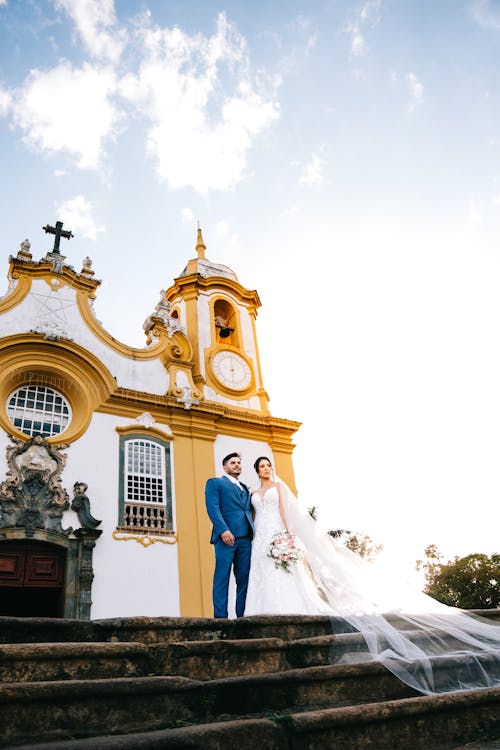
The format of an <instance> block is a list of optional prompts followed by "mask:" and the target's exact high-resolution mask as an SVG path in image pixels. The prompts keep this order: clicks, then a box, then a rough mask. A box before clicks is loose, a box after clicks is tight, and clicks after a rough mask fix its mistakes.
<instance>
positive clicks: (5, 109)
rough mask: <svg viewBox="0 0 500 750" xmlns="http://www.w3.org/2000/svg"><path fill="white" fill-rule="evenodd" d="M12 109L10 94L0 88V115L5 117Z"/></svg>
mask: <svg viewBox="0 0 500 750" xmlns="http://www.w3.org/2000/svg"><path fill="white" fill-rule="evenodd" d="M11 107H12V94H10V93H9V91H6V90H5V89H2V88H0V115H1V116H2V117H6V116H7V114H8V113H9V110H10V109H11Z"/></svg>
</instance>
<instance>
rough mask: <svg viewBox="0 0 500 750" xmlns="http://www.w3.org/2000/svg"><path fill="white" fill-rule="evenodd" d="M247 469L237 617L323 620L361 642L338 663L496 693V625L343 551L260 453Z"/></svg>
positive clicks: (443, 687) (432, 689)
mask: <svg viewBox="0 0 500 750" xmlns="http://www.w3.org/2000/svg"><path fill="white" fill-rule="evenodd" d="M254 468H255V470H256V472H257V475H258V477H259V480H260V486H259V487H258V489H257V490H255V491H254V492H253V493H252V498H251V500H252V506H253V509H254V513H255V519H254V527H255V532H254V539H253V543H252V558H251V566H250V574H249V582H248V590H247V598H246V606H245V616H249V615H277V614H279V615H290V614H296V615H328V616H330V617H331V619H332V632H337V633H339V632H351V633H352V632H353V631H358V632H359V633H361V635H362V636H363V638H364V641H365V643H366V650H365V653H364V654H362V653H361V652H359V651H356V653H351V654H344V656H342V657H341V661H343V662H346V661H348V662H351V663H352V662H353V661H360V660H366V658H367V657H368V658H371V659H375V660H377V661H380V662H381V663H383V664H384V665H385V666H386V667H387V668H388V669H389V670H391V671H392V672H393V673H394V674H395V675H396V676H397V677H399V679H401V680H402V681H403V682H405V683H406V684H408V685H410V686H411V687H413V688H414V689H416V690H418V691H420V692H423V693H426V694H434V693H437V692H449V691H453V690H467V689H473V688H478V687H499V686H500V624H498V623H496V622H495V621H494V620H491V619H489V618H482V617H479V616H476V615H474V614H473V613H470V612H466V611H464V610H460V609H456V608H453V607H447V606H446V605H444V604H441V603H440V602H438V601H436V600H435V599H432V598H431V597H429V596H427V595H426V594H423V593H422V592H420V591H417V590H415V589H414V588H413V587H412V586H411V585H410V584H408V583H407V582H406V581H404V580H399V579H398V577H397V574H395V573H394V570H391V571H390V572H388V571H387V570H386V569H384V568H383V567H382V566H381V565H379V564H377V563H376V562H375V563H373V562H367V561H366V560H364V559H363V558H361V557H360V556H359V555H357V554H355V553H353V552H351V551H350V550H349V549H347V547H345V546H344V545H343V544H342V543H341V542H339V541H338V540H336V539H334V538H333V537H331V536H330V535H329V534H327V533H322V532H320V531H319V529H318V525H317V524H316V522H315V521H314V520H313V519H312V518H311V516H310V514H309V511H308V510H307V508H306V507H305V506H304V505H303V503H301V502H300V501H299V500H298V499H297V498H296V497H295V496H294V495H293V493H292V492H291V490H290V489H289V488H288V487H287V486H286V485H285V484H284V483H283V482H281V481H280V480H276V479H274V478H273V470H272V465H271V462H270V460H269V459H268V458H267V457H266V456H261V457H259V458H258V459H257V460H256V462H255V464H254ZM336 660H337V659H336V657H335V651H334V647H333V648H332V654H331V661H332V662H333V661H336Z"/></svg>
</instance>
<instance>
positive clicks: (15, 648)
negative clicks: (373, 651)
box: [0, 633, 487, 684]
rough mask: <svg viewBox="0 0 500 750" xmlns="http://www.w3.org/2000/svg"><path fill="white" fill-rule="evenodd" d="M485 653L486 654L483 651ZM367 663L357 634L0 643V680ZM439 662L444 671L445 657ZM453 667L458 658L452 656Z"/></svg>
mask: <svg viewBox="0 0 500 750" xmlns="http://www.w3.org/2000/svg"><path fill="white" fill-rule="evenodd" d="M485 658H486V659H487V657H486V656H485ZM343 661H345V663H349V664H354V663H365V662H370V661H372V660H371V657H370V655H369V654H368V653H367V649H366V644H365V642H364V639H363V638H362V636H361V635H359V634H357V633H348V634H340V635H329V636H317V637H315V638H302V639H298V640H295V641H289V642H287V641H283V640H281V639H279V638H253V639H238V640H219V641H184V642H183V643H156V644H154V643H153V644H150V645H149V646H146V645H144V644H140V643H134V642H125V643H117V642H113V643H107V642H93V643H52V644H48V643H38V644H33V643H25V644H9V645H3V646H0V684H1V683H2V682H3V683H5V682H28V681H29V682H46V681H54V680H56V681H57V680H84V679H99V678H101V677H102V676H103V675H105V676H106V678H112V677H141V676H148V675H149V676H153V675H156V676H181V677H189V678H191V679H195V680H203V681H207V680H214V679H217V678H225V677H227V676H228V675H231V676H232V677H235V676H243V675H260V674H270V673H274V672H280V673H281V672H284V671H287V670H291V669H301V668H307V667H316V666H326V665H331V664H342V663H343ZM441 661H442V663H443V669H442V670H441V671H442V672H443V673H444V666H445V664H446V662H445V661H443V660H441ZM451 664H452V665H453V667H454V668H456V666H457V661H456V660H451Z"/></svg>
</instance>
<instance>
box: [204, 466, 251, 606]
mask: <svg viewBox="0 0 500 750" xmlns="http://www.w3.org/2000/svg"><path fill="white" fill-rule="evenodd" d="M205 502H206V506H207V512H208V515H209V517H210V520H211V521H212V524H213V528H212V536H211V538H210V542H211V544H213V545H214V550H215V573H214V583H213V602H214V617H227V597H228V588H229V577H230V575H231V568H233V570H234V577H235V579H236V616H237V617H242V616H243V613H244V611H245V600H246V597H247V587H248V573H249V571H250V556H251V552H252V537H253V518H252V508H251V505H250V492H249V491H248V488H247V487H245V485H242V489H240V487H239V486H238V485H237V484H236V483H235V482H233V481H232V480H231V479H229V477H228V476H223V477H217V478H215V479H209V480H208V482H207V484H206V487H205ZM228 530H229V531H230V532H231V533H232V534H233V535H234V537H235V540H234V545H233V546H232V547H231V546H230V545H228V544H225V543H224V542H223V541H222V539H221V538H220V535H221V534H222V533H223V532H224V531H228Z"/></svg>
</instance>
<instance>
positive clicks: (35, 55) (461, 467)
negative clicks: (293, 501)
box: [0, 0, 500, 567]
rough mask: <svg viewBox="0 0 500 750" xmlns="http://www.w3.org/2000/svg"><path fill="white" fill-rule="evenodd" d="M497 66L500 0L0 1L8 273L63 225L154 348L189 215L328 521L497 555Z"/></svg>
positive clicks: (411, 544)
mask: <svg viewBox="0 0 500 750" xmlns="http://www.w3.org/2000/svg"><path fill="white" fill-rule="evenodd" d="M499 79H500V1H499V0H450V1H448V0H440V2H435V1H434V0H433V1H432V2H430V1H429V0H408V1H406V2H401V0H399V2H398V1H397V0H364V1H363V0H360V2H348V1H347V0H345V1H344V0H338V1H337V2H336V1H335V0H331V1H327V0H308V2H305V1H304V0H287V1H286V2H285V1H284V0H276V2H271V3H269V2H263V0H254V2H252V3H248V2H241V1H240V2H229V3H227V4H221V3H219V2H215V1H213V0H203V2H201V1H196V0H182V1H180V0H172V1H169V0H163V1H161V0H151V1H150V2H148V1H147V0H144V2H142V1H141V2H138V1H137V2H136V1H135V0H121V2H119V3H118V2H116V3H113V0H47V1H46V2H44V1H43V0H39V1H38V0H22V1H21V0H0V159H1V162H0V163H1V165H2V179H1V181H0V205H1V207H2V210H1V224H2V246H3V258H4V260H3V263H4V268H5V273H7V269H8V256H9V254H15V253H16V252H17V250H18V248H19V244H20V243H21V242H22V241H23V240H24V239H25V238H28V239H29V240H30V242H31V245H32V249H31V252H32V253H33V255H34V257H35V258H40V257H42V256H43V255H44V254H45V253H46V252H47V251H48V250H50V249H51V246H52V241H53V238H50V237H49V236H48V235H45V234H44V233H43V231H42V227H43V226H44V225H45V224H47V223H50V224H53V223H54V222H55V221H56V220H61V221H63V222H64V226H65V228H68V229H71V230H72V231H73V233H74V235H75V236H74V238H72V239H71V240H70V241H69V242H67V241H65V240H62V241H61V242H62V251H63V252H64V253H65V254H66V255H67V262H69V263H71V264H72V265H74V266H75V268H76V269H77V270H79V268H80V267H81V266H80V264H81V261H82V259H83V258H85V257H86V256H89V257H90V258H91V259H92V261H93V268H94V270H95V273H96V277H97V278H99V279H102V286H101V287H100V290H99V295H98V299H97V301H96V306H95V307H96V313H97V315H98V317H99V319H100V320H101V321H102V324H103V325H104V327H105V328H106V329H107V330H108V331H109V332H110V333H112V334H113V335H114V336H115V337H116V338H118V339H120V340H122V341H123V342H125V343H127V344H130V345H133V346H143V345H144V344H145V338H144V333H143V330H142V323H143V321H144V320H145V318H146V317H147V315H149V314H150V313H151V311H152V310H153V309H154V307H155V305H156V304H157V302H158V299H159V296H160V291H161V289H165V288H168V287H169V286H170V285H171V283H172V282H173V279H174V278H175V277H176V276H178V275H179V274H180V272H181V271H182V270H183V268H184V266H185V264H186V261H187V260H188V259H189V258H192V257H194V256H195V253H194V245H195V242H196V227H197V222H198V221H199V223H200V226H201V227H202V230H203V236H204V240H205V244H206V246H207V257H208V258H209V259H210V260H212V261H215V262H218V263H223V264H225V265H228V266H230V267H231V268H232V269H233V270H234V271H235V272H236V273H237V275H238V278H239V281H240V283H241V284H242V285H243V286H244V287H246V288H248V289H257V291H258V293H259V296H260V299H261V301H262V307H261V309H260V310H259V316H258V321H257V326H258V335H259V345H260V355H261V361H262V369H263V376H264V385H265V387H266V390H267V392H268V394H269V396H270V408H271V411H272V413H273V414H274V415H275V416H278V417H283V418H287V419H293V420H297V421H300V422H302V427H301V428H300V430H299V432H298V433H297V435H296V440H295V442H296V446H297V447H296V449H295V453H294V457H295V458H294V464H295V474H296V483H297V488H298V492H299V495H300V497H301V498H302V499H303V500H305V501H306V502H307V503H308V505H315V506H317V507H318V510H319V515H320V520H321V521H322V522H323V523H325V524H326V525H327V526H328V527H330V528H343V529H349V530H353V531H358V532H361V533H366V534H368V535H369V536H371V537H372V539H373V540H374V541H375V542H377V543H383V544H384V545H385V554H387V555H392V556H393V559H395V560H397V561H398V562H400V563H401V565H403V564H404V565H408V566H411V567H413V566H414V562H415V560H416V559H418V558H422V557H423V555H424V550H425V547H426V546H427V545H429V544H435V545H437V547H438V549H439V550H440V551H441V552H442V554H443V556H444V559H445V560H447V559H451V558H452V557H454V556H455V555H458V556H464V555H467V554H470V553H477V552H483V553H486V554H491V553H493V552H499V551H500V550H499V547H498V528H499V521H500V511H499V507H500V503H499V497H500V472H499V468H500V461H499V457H500V346H499V334H500V294H499V289H500V247H499V240H498V238H499V230H500V86H499V83H500V80H499ZM6 285H7V282H6V281H5V288H6ZM243 460H244V457H243Z"/></svg>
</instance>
